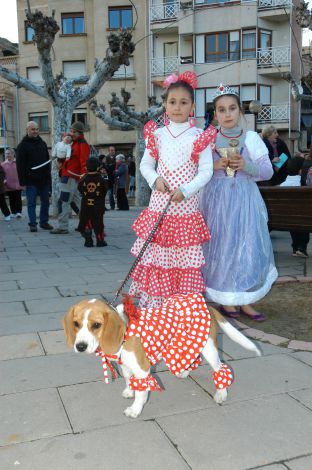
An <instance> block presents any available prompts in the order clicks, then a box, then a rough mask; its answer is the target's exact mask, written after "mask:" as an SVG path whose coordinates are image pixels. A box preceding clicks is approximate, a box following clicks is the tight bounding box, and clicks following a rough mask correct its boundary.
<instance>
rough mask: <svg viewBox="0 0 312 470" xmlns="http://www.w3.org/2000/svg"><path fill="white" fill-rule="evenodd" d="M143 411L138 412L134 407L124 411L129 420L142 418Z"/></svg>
mask: <svg viewBox="0 0 312 470" xmlns="http://www.w3.org/2000/svg"><path fill="white" fill-rule="evenodd" d="M141 411H142V409H141V410H138V409H137V408H134V406H128V408H126V409H125V410H124V414H125V415H126V416H127V417H128V418H137V417H138V416H140V414H141Z"/></svg>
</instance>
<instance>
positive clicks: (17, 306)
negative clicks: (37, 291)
mask: <svg viewBox="0 0 312 470" xmlns="http://www.w3.org/2000/svg"><path fill="white" fill-rule="evenodd" d="M22 314H25V315H27V312H26V308H25V305H24V302H0V319H1V317H7V316H9V317H11V316H17V315H22Z"/></svg>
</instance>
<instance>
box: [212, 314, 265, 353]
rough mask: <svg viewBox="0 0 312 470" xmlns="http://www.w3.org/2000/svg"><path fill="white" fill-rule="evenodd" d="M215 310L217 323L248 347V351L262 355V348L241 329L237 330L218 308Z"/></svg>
mask: <svg viewBox="0 0 312 470" xmlns="http://www.w3.org/2000/svg"><path fill="white" fill-rule="evenodd" d="M212 310H213V315H214V317H215V319H216V320H217V323H218V325H219V327H220V328H221V330H222V331H223V332H224V333H225V334H226V335H227V336H228V337H229V338H230V339H231V340H233V341H234V342H235V343H238V344H240V345H241V346H242V347H243V348H245V349H248V351H253V352H255V353H256V354H257V356H261V351H260V349H258V348H257V346H256V345H255V344H254V343H253V342H252V341H250V339H248V338H247V337H246V336H245V335H243V334H242V333H241V332H240V331H239V330H237V329H236V328H235V327H234V326H233V325H231V323H230V322H228V321H227V320H226V319H225V318H224V317H223V315H221V313H219V312H218V311H217V310H215V309H212Z"/></svg>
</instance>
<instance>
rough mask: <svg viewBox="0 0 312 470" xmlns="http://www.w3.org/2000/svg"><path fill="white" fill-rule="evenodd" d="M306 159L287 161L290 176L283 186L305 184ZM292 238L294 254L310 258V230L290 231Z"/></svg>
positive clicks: (299, 157)
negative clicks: (303, 175)
mask: <svg viewBox="0 0 312 470" xmlns="http://www.w3.org/2000/svg"><path fill="white" fill-rule="evenodd" d="M304 163H305V159H304V158H303V157H302V156H296V157H293V158H291V159H290V160H289V161H288V162H287V167H288V176H287V178H286V180H285V181H284V182H283V183H282V184H281V186H305V185H306V179H305V181H304V184H302V182H301V175H302V168H303V167H304ZM289 233H290V236H291V239H292V249H293V256H298V257H300V258H308V257H309V255H308V253H307V246H308V243H309V241H310V233H309V232H289Z"/></svg>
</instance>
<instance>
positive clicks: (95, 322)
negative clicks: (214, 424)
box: [63, 293, 261, 418]
mask: <svg viewBox="0 0 312 470" xmlns="http://www.w3.org/2000/svg"><path fill="white" fill-rule="evenodd" d="M63 326H64V330H65V335H66V337H67V343H68V345H69V346H71V347H74V350H75V351H76V352H86V353H96V354H97V355H101V356H102V362H103V368H104V370H105V367H104V365H105V362H107V364H108V365H109V367H110V368H111V370H112V372H114V369H113V368H112V365H111V364H110V362H109V361H118V363H119V364H120V365H121V369H122V372H123V376H124V378H125V381H126V388H125V389H124V390H123V392H122V396H123V397H124V398H133V397H134V402H133V403H132V405H131V406H129V407H128V408H126V409H125V411H124V413H125V415H126V416H128V417H131V418H136V417H138V416H139V415H140V414H141V412H142V409H143V407H144V405H145V403H146V401H147V397H148V391H151V390H157V391H160V390H161V388H160V387H159V385H158V383H157V381H156V379H155V378H154V377H153V376H152V375H151V374H150V368H151V365H154V364H156V363H157V362H158V361H159V360H161V359H163V360H164V361H165V363H166V365H167V367H168V368H169V370H170V371H171V372H172V373H173V374H174V375H176V376H177V377H180V378H184V377H187V375H188V374H189V372H190V371H191V370H194V369H195V368H196V367H198V365H199V364H200V359H201V356H203V357H204V358H205V359H206V360H207V362H208V363H209V364H210V366H211V367H212V369H213V371H214V373H213V379H214V383H215V386H216V389H217V391H216V393H215V395H214V400H215V401H216V403H218V404H222V403H223V402H224V401H225V400H226V398H227V388H228V387H229V385H230V384H231V383H232V381H233V375H232V371H231V369H230V368H229V367H228V366H227V365H226V364H224V363H222V362H221V360H220V358H219V354H218V344H217V334H218V326H219V327H220V328H221V330H222V331H223V332H224V333H225V334H226V335H227V336H229V338H231V339H232V340H233V341H235V342H236V343H238V344H240V345H241V346H242V347H243V348H245V349H248V350H250V351H253V352H255V353H256V354H257V355H259V356H260V355H261V353H260V351H259V349H258V348H257V347H256V346H255V344H254V343H252V341H250V340H249V339H248V338H246V337H245V336H244V335H243V334H242V333H241V332H239V331H238V330H237V329H236V328H234V326H233V325H231V323H229V322H228V321H226V320H225V318H224V317H223V316H222V315H221V314H220V313H219V312H218V311H217V310H215V309H214V308H211V307H209V308H208V306H207V304H206V302H205V299H204V297H203V296H202V295H201V294H196V293H195V294H186V295H177V296H173V297H171V298H169V299H167V300H166V301H165V302H164V303H163V305H162V306H161V307H160V308H159V309H151V308H146V309H138V310H137V316H136V317H135V318H134V317H131V316H127V315H126V314H125V312H124V305H123V304H120V305H118V307H116V309H115V308H114V307H112V306H111V305H110V304H109V303H107V302H105V301H102V300H97V299H91V300H82V301H81V302H79V303H78V304H76V305H74V306H72V307H71V308H70V309H69V310H68V312H67V314H66V315H65V317H64V321H63ZM99 351H100V353H99ZM104 375H105V374H104Z"/></svg>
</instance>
